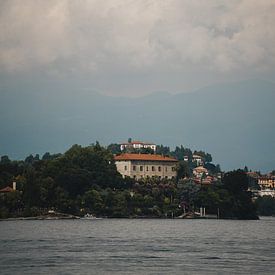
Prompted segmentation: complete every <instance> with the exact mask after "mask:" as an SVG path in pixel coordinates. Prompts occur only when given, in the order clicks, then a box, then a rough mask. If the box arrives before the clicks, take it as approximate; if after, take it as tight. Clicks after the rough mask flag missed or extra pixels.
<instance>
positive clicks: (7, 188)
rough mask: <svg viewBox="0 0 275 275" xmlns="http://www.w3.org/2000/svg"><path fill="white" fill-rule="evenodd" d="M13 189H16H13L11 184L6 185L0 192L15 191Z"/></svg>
mask: <svg viewBox="0 0 275 275" xmlns="http://www.w3.org/2000/svg"><path fill="white" fill-rule="evenodd" d="M13 191H15V190H14V189H12V188H11V187H9V186H6V187H4V188H2V189H0V193H10V192H13Z"/></svg>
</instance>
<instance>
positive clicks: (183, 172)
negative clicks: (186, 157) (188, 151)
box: [177, 161, 191, 181]
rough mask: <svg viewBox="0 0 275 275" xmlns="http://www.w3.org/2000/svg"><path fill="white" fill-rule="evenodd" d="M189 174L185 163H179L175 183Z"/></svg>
mask: <svg viewBox="0 0 275 275" xmlns="http://www.w3.org/2000/svg"><path fill="white" fill-rule="evenodd" d="M190 174H191V172H190V168H189V165H188V163H187V162H185V161H179V163H178V166H177V181H178V180H179V179H181V178H185V177H189V176H190Z"/></svg>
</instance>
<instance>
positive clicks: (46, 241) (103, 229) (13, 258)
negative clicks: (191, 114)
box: [0, 218, 275, 274]
mask: <svg viewBox="0 0 275 275" xmlns="http://www.w3.org/2000/svg"><path fill="white" fill-rule="evenodd" d="M229 273H231V274H275V218H262V219H261V220H259V221H233V220H169V219H167V220H165V219H163V220H162V219H102V220H44V221H19V220H16V221H1V222H0V274H229Z"/></svg>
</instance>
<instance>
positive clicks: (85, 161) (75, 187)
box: [0, 143, 257, 219]
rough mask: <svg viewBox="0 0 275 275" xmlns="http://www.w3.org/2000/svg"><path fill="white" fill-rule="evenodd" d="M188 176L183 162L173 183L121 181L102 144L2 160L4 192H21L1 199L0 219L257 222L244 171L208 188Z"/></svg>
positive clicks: (0, 182) (0, 175)
mask: <svg viewBox="0 0 275 275" xmlns="http://www.w3.org/2000/svg"><path fill="white" fill-rule="evenodd" d="M113 148H115V147H114V146H113ZM182 150H185V149H184V148H183V147H178V149H176V150H175V152H174V153H175V154H178V156H179V158H181V157H180V156H181V155H182ZM184 153H186V152H184ZM209 165H210V164H209ZM213 169H216V167H213ZM190 175H191V168H190V166H189V165H188V163H187V162H184V161H180V162H179V166H178V177H177V180H175V181H172V180H159V179H157V178H150V179H146V180H144V181H139V182H136V181H134V180H133V179H130V178H125V179H123V178H122V176H121V175H120V174H119V173H118V172H117V170H116V166H115V163H114V158H113V154H112V153H111V151H110V150H108V149H105V148H103V147H102V146H100V145H99V144H98V143H96V144H94V145H91V146H88V147H81V146H80V145H74V146H72V147H71V148H70V149H69V150H68V151H67V152H65V153H64V154H56V155H51V154H49V153H46V154H44V155H43V157H42V158H41V159H40V158H39V156H38V155H36V156H32V155H31V156H28V157H27V158H26V159H25V161H11V160H10V159H9V158H8V157H7V156H3V157H2V158H1V162H0V188H3V187H5V186H7V185H11V183H12V182H13V181H16V183H17V191H14V192H9V193H2V194H0V218H8V217H17V216H32V215H38V214H43V213H47V211H48V210H51V209H54V210H57V211H60V212H64V213H70V214H75V215H79V216H82V215H84V214H86V213H92V214H94V215H97V216H101V217H105V216H106V217H143V216H146V217H176V216H180V215H181V214H182V213H183V212H184V211H198V209H199V208H200V207H205V208H206V212H207V213H209V214H217V213H218V212H219V216H220V218H239V219H254V218H257V215H256V208H255V205H254V204H253V202H252V200H251V193H250V192H248V191H247V189H248V179H247V177H246V174H245V173H244V172H243V171H241V170H238V171H233V172H229V173H226V174H224V176H223V178H222V181H221V182H216V183H215V184H213V185H209V186H201V185H200V184H196V183H194V182H193V181H192V179H191V178H190V177H189V176H190Z"/></svg>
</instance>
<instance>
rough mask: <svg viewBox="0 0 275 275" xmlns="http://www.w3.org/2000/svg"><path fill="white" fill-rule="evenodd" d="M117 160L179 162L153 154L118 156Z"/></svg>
mask: <svg viewBox="0 0 275 275" xmlns="http://www.w3.org/2000/svg"><path fill="white" fill-rule="evenodd" d="M115 160H148V161H171V162H177V160H176V159H175V158H171V157H164V156H162V155H151V154H127V153H126V154H121V155H116V156H115Z"/></svg>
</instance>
